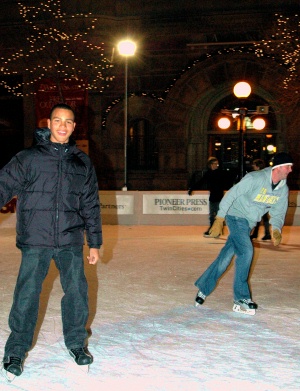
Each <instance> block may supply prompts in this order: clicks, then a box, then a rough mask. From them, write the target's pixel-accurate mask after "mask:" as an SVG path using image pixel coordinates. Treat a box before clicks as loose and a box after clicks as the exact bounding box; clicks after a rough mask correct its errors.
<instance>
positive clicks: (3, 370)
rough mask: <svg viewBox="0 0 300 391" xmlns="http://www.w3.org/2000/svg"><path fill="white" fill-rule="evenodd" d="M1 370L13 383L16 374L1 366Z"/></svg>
mask: <svg viewBox="0 0 300 391" xmlns="http://www.w3.org/2000/svg"><path fill="white" fill-rule="evenodd" d="M1 372H2V374H3V376H4V377H5V379H6V380H7V381H8V382H9V383H12V382H13V381H14V380H15V377H16V375H14V374H13V373H11V372H8V371H6V370H5V369H4V368H3V367H2V368H1Z"/></svg>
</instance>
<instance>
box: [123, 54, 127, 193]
mask: <svg viewBox="0 0 300 391" xmlns="http://www.w3.org/2000/svg"><path fill="white" fill-rule="evenodd" d="M124 79H125V81H124V83H125V84H124V90H125V96H124V186H123V188H122V190H124V191H126V190H127V134H128V58H127V56H126V57H125V77H124Z"/></svg>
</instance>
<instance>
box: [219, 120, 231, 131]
mask: <svg viewBox="0 0 300 391" xmlns="http://www.w3.org/2000/svg"><path fill="white" fill-rule="evenodd" d="M230 125H231V122H230V119H229V118H227V117H222V118H220V119H219V121H218V127H219V128H220V129H228V128H229V127H230Z"/></svg>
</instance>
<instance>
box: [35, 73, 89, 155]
mask: <svg viewBox="0 0 300 391" xmlns="http://www.w3.org/2000/svg"><path fill="white" fill-rule="evenodd" d="M82 84H83V83H79V82H77V81H76V80H63V79H62V80H58V81H54V80H52V79H41V80H40V81H39V82H38V83H37V84H36V95H35V112H36V126H37V127H38V128H43V127H46V126H47V119H48V118H49V113H50V110H51V109H52V107H53V106H54V105H56V104H58V103H66V104H67V105H69V106H71V107H72V109H73V110H74V112H75V122H76V127H75V130H74V133H73V137H74V139H75V140H86V141H85V142H84V145H83V147H84V148H83V150H84V152H87V142H88V141H87V140H88V115H87V114H88V113H87V111H88V92H87V90H86V89H85V87H84V86H83V85H82ZM78 147H79V148H80V145H78Z"/></svg>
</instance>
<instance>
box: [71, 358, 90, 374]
mask: <svg viewBox="0 0 300 391" xmlns="http://www.w3.org/2000/svg"><path fill="white" fill-rule="evenodd" d="M71 365H72V369H76V370H78V369H79V370H80V372H82V373H89V371H90V365H91V364H87V365H78V364H76V362H75V361H74V360H72V363H71Z"/></svg>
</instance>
